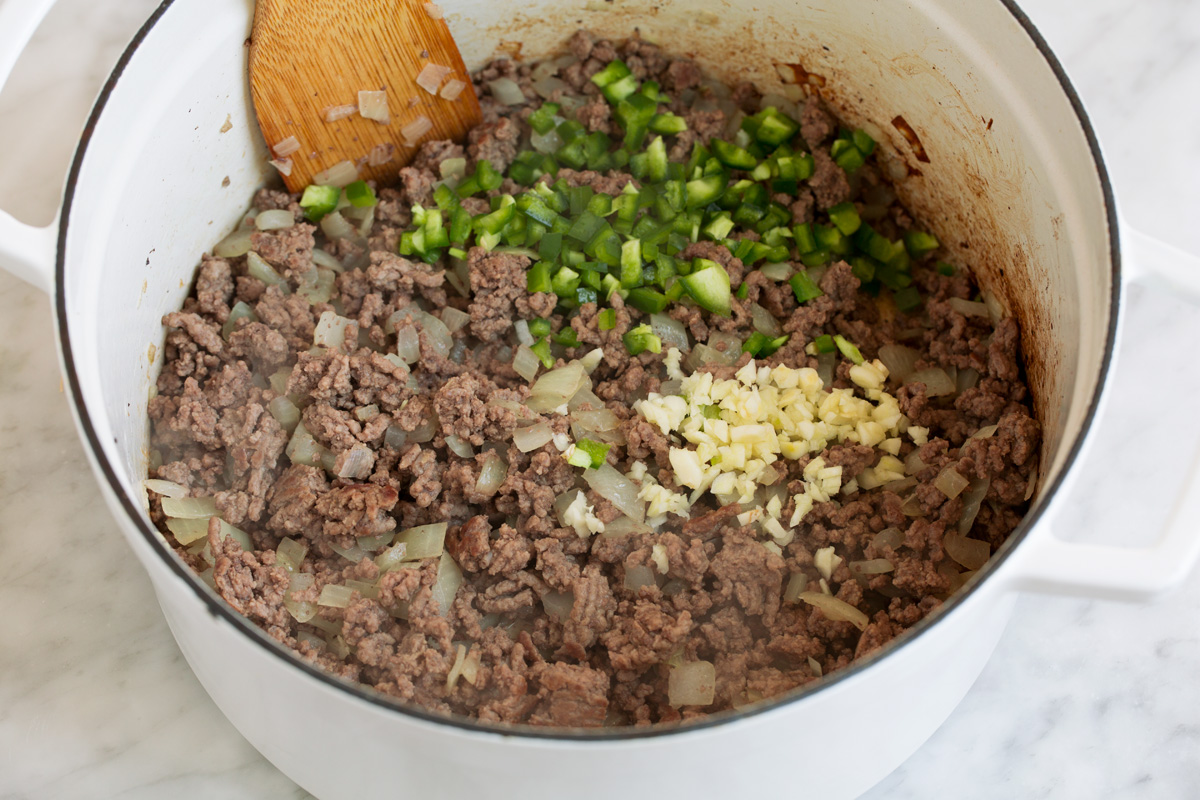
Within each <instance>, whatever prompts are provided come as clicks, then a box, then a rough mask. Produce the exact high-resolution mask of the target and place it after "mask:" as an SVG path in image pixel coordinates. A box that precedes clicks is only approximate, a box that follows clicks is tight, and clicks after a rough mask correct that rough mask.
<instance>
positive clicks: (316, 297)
mask: <svg viewBox="0 0 1200 800" xmlns="http://www.w3.org/2000/svg"><path fill="white" fill-rule="evenodd" d="M313 252H314V253H318V252H320V251H319V250H314V251H313ZM314 260H315V259H314ZM315 272H316V278H315V279H314V280H312V281H309V280H305V281H303V282H302V283H301V284H300V286H299V287H298V288H297V289H296V294H298V295H300V296H301V297H303V298H304V299H305V300H307V301H308V302H309V305H314V306H315V305H316V304H317V303H328V302H329V298H331V297H333V284H334V281H336V280H337V275H336V274H335V273H334V271H333V270H331V269H325V268H321V269H318V270H315Z"/></svg>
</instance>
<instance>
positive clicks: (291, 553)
mask: <svg viewBox="0 0 1200 800" xmlns="http://www.w3.org/2000/svg"><path fill="white" fill-rule="evenodd" d="M306 555H308V545H306V544H302V543H300V542H297V541H296V540H295V539H289V538H287V537H284V538H283V539H281V540H280V542H279V546H278V547H276V548H275V563H276V564H279V565H280V566H282V567H283V568H284V569H286V570H287V571H288V572H295V571H296V569H297V568H299V566H300V565H301V564H303V563H304V557H305V556H306Z"/></svg>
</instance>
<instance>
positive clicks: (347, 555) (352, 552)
mask: <svg viewBox="0 0 1200 800" xmlns="http://www.w3.org/2000/svg"><path fill="white" fill-rule="evenodd" d="M329 549H330V550H332V551H333V552H335V553H337V554H338V555H339V556H341V557H342V558H344V559H346V560H347V561H350V562H352V563H354V564H357V563H358V562H360V561H362V560H363V559H364V558H366V557H367V554H366V553H364V552H363V550H362V548H361V547H359V546H358V545H357V544H355V545H351V546H350V547H340V546H339V545H337V544H334V543H333V542H330V543H329Z"/></svg>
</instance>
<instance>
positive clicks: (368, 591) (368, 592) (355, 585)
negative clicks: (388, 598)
mask: <svg viewBox="0 0 1200 800" xmlns="http://www.w3.org/2000/svg"><path fill="white" fill-rule="evenodd" d="M346 588H347V589H353V590H354V591H356V592H358V593H359V594H361V595H362V596H363V597H366V598H368V599H370V600H375V599H377V598H378V597H379V587H378V586H376V585H375V584H373V583H367V582H366V581H355V580H348V581H346Z"/></svg>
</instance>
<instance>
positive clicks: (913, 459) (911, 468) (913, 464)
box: [904, 449, 928, 475]
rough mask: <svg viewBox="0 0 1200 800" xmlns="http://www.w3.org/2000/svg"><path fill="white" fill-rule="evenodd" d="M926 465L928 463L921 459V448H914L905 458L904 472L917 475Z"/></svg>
mask: <svg viewBox="0 0 1200 800" xmlns="http://www.w3.org/2000/svg"><path fill="white" fill-rule="evenodd" d="M926 466H928V465H927V464H926V463H925V462H924V461H922V460H921V451H920V450H919V449H918V450H913V451H912V452H911V453H909V454H908V457H907V458H905V459H904V474H906V475H916V474H917V473H918V472H920V471H921V470H923V469H925V467H926Z"/></svg>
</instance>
